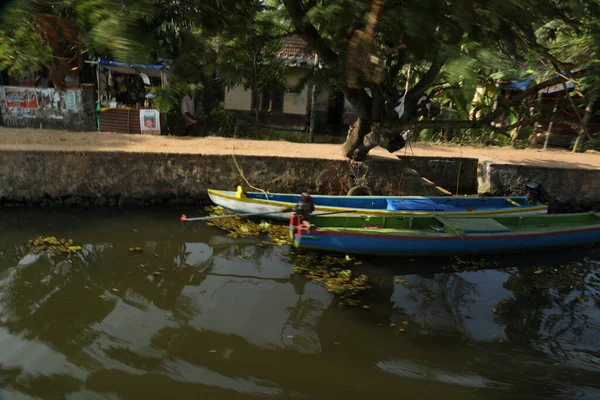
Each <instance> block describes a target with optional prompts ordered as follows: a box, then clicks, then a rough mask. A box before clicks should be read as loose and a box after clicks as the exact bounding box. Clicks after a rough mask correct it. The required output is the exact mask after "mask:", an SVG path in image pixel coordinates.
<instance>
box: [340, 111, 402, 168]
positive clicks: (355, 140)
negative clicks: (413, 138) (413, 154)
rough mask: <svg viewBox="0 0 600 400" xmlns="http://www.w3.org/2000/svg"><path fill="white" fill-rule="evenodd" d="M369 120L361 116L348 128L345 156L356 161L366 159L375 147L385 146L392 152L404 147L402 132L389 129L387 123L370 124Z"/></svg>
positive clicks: (344, 149)
mask: <svg viewBox="0 0 600 400" xmlns="http://www.w3.org/2000/svg"><path fill="white" fill-rule="evenodd" d="M367 121H368V120H367V119H361V118H359V119H358V120H357V121H356V122H355V123H354V125H352V126H351V127H350V129H348V137H347V138H346V142H345V143H344V146H343V151H344V156H346V157H348V158H350V159H351V160H354V161H364V160H365V158H366V157H367V154H368V153H369V151H370V150H371V149H372V148H374V147H377V146H380V147H383V148H384V149H386V150H387V151H389V152H390V153H393V152H395V151H398V150H400V149H402V148H403V147H404V145H405V142H404V138H403V137H402V135H401V134H400V132H398V131H392V130H390V129H388V128H387V127H386V126H385V124H382V123H373V124H369V123H367Z"/></svg>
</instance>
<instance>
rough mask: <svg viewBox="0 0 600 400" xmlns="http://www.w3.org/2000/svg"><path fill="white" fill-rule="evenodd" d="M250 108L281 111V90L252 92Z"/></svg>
mask: <svg viewBox="0 0 600 400" xmlns="http://www.w3.org/2000/svg"><path fill="white" fill-rule="evenodd" d="M252 109H253V110H256V109H258V110H260V111H268V112H274V113H280V112H283V92H279V91H266V92H262V93H261V92H254V93H253V95H252Z"/></svg>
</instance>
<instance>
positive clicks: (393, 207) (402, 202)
mask: <svg viewBox="0 0 600 400" xmlns="http://www.w3.org/2000/svg"><path fill="white" fill-rule="evenodd" d="M387 203H388V206H387V209H388V210H390V211H404V210H407V211H408V210H410V211H450V210H453V209H454V208H455V207H454V206H453V205H451V204H438V203H436V202H434V201H433V200H430V199H387Z"/></svg>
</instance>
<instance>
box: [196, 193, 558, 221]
mask: <svg viewBox="0 0 600 400" xmlns="http://www.w3.org/2000/svg"><path fill="white" fill-rule="evenodd" d="M208 195H209V198H210V200H211V201H212V202H213V203H214V204H216V205H218V206H221V207H223V208H227V209H229V210H232V211H235V212H238V213H242V214H246V213H248V214H250V213H269V214H268V215H265V216H264V218H268V219H275V220H281V221H287V220H289V218H290V216H291V214H292V213H293V212H292V211H290V212H282V213H277V211H279V210H281V209H284V208H293V207H295V205H296V204H297V203H298V201H299V200H300V195H298V196H295V195H280V194H273V195H270V196H273V197H283V198H284V199H285V200H288V201H277V200H273V199H269V200H267V199H258V198H250V197H245V196H241V197H240V196H238V195H236V192H229V191H220V190H212V189H209V190H208ZM248 195H251V194H250V193H249V194H248ZM253 195H256V194H253ZM312 199H313V201H314V202H315V211H314V212H313V215H316V216H318V215H320V214H328V213H335V214H336V215H337V216H345V215H348V216H376V215H379V216H419V215H430V214H432V213H435V214H436V215H442V216H443V215H469V216H486V215H520V216H523V215H539V214H546V213H547V211H548V207H547V206H545V205H543V204H537V205H534V206H520V207H508V206H507V207H503V208H497V209H495V208H493V207H490V206H486V202H487V203H490V202H492V201H496V202H498V199H502V200H505V199H504V198H487V199H485V198H481V199H480V198H477V199H475V200H473V199H472V198H471V200H470V201H471V202H476V203H479V204H481V206H480V207H476V208H474V209H473V210H472V211H395V210H386V209H383V208H377V209H375V208H362V207H345V206H342V205H335V206H331V205H321V204H322V203H325V204H327V203H328V204H331V203H333V202H334V201H335V202H336V203H338V204H341V203H344V202H346V203H347V202H354V203H356V202H360V203H363V204H367V203H368V202H372V203H373V204H375V203H376V202H379V203H380V202H382V201H386V200H389V199H392V200H393V199H398V200H404V199H426V198H424V197H416V196H415V197H400V196H385V197H383V196H368V197H366V196H362V197H361V196H356V197H350V196H318V195H315V196H312ZM332 199H334V200H332ZM444 199H445V200H446V201H447V199H451V200H452V201H455V202H460V201H464V200H463V199H464V198H460V197H459V198H451V197H447V198H444ZM494 199H496V200H494ZM522 199H523V198H521V199H520V200H521V201H522ZM345 212H347V213H345Z"/></svg>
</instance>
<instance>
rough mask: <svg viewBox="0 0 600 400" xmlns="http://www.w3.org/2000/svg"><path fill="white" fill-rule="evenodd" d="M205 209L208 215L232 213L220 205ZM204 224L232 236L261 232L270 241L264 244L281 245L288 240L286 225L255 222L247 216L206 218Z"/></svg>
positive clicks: (252, 235)
mask: <svg viewBox="0 0 600 400" xmlns="http://www.w3.org/2000/svg"><path fill="white" fill-rule="evenodd" d="M206 211H208V214H209V215H210V216H222V215H233V214H234V213H233V212H231V211H229V210H227V209H225V208H223V207H220V206H210V207H206ZM206 224H207V225H209V226H215V227H217V228H220V229H223V230H224V231H227V232H229V234H228V235H227V236H229V237H232V238H240V237H258V236H260V235H262V234H267V235H268V236H269V238H270V239H271V242H266V243H264V244H271V245H273V244H275V245H278V246H281V245H284V244H288V243H289V242H290V233H289V227H288V225H283V224H272V223H270V222H266V221H261V222H260V223H256V222H254V221H251V220H249V219H247V218H239V217H233V218H223V219H214V220H208V221H206Z"/></svg>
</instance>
